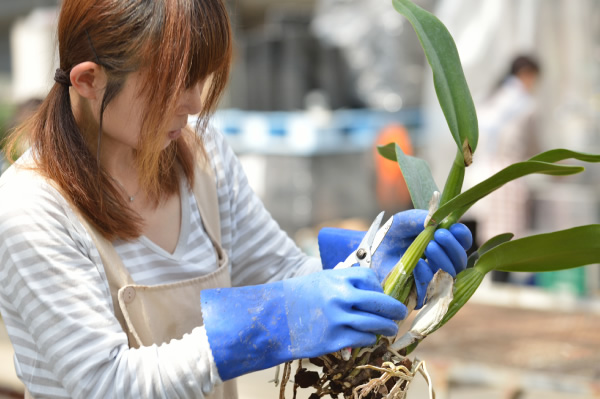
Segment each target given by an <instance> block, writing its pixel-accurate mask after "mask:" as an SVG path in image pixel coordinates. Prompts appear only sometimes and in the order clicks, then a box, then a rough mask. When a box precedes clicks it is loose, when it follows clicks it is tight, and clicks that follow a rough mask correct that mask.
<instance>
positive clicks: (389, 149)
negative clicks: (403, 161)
mask: <svg viewBox="0 0 600 399" xmlns="http://www.w3.org/2000/svg"><path fill="white" fill-rule="evenodd" d="M396 145H397V144H396V143H389V144H386V145H380V146H377V151H379V154H380V155H381V156H382V157H384V158H385V159H389V160H390V161H394V162H397V161H398V160H397V159H396Z"/></svg>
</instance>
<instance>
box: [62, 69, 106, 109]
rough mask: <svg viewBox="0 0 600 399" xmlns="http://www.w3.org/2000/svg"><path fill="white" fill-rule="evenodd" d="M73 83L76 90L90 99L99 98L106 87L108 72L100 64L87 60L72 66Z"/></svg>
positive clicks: (71, 76)
mask: <svg viewBox="0 0 600 399" xmlns="http://www.w3.org/2000/svg"><path fill="white" fill-rule="evenodd" d="M70 78H71V83H72V85H73V88H74V89H75V91H76V92H77V93H78V94H79V95H80V96H81V97H84V98H87V99H88V100H98V99H99V98H102V96H101V94H102V93H103V91H104V88H105V87H106V73H105V72H104V69H103V68H102V67H100V66H99V65H98V64H96V63H94V62H91V61H86V62H82V63H81V64H77V65H75V66H74V67H73V68H71V74H70Z"/></svg>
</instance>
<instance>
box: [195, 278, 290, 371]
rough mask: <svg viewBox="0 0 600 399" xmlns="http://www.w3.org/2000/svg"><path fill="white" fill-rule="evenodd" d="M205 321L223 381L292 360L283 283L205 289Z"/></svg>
mask: <svg viewBox="0 0 600 399" xmlns="http://www.w3.org/2000/svg"><path fill="white" fill-rule="evenodd" d="M200 301H201V304H202V319H203V322H204V326H205V328H206V335H207V337H208V343H209V345H210V348H211V350H212V354H213V357H214V359H215V363H216V365H217V369H218V370H219V375H220V377H221V379H222V380H223V381H226V380H229V379H232V378H235V377H238V376H240V375H242V374H246V373H249V372H252V371H257V370H262V369H266V368H269V367H272V366H275V365H277V364H280V363H283V362H285V361H288V360H290V359H291V354H290V339H289V337H290V335H289V328H288V325H287V317H286V312H285V295H284V291H283V285H282V283H281V282H277V283H271V284H265V285H258V286H249V287H237V288H218V289H209V290H203V291H202V292H201V294H200Z"/></svg>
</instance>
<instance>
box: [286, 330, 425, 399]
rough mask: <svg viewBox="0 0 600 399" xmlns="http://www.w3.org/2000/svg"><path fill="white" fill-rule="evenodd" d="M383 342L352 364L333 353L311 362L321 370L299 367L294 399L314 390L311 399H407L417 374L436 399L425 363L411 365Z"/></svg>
mask: <svg viewBox="0 0 600 399" xmlns="http://www.w3.org/2000/svg"><path fill="white" fill-rule="evenodd" d="M390 349H391V348H389V342H388V341H387V340H386V339H382V340H381V342H380V343H379V344H378V345H377V346H374V347H370V348H368V349H364V348H363V349H361V350H360V351H357V353H356V354H354V356H352V357H351V358H350V359H349V360H343V359H342V357H341V356H340V355H339V353H332V354H329V355H325V356H321V357H318V358H312V359H309V361H310V362H311V363H312V364H313V365H315V366H317V367H319V368H320V369H321V371H320V372H316V371H309V370H307V369H306V368H303V367H302V363H301V362H299V363H298V368H297V370H296V373H295V375H294V398H295V397H296V391H297V389H298V388H302V389H304V388H310V387H312V388H314V389H316V391H315V392H314V393H313V394H311V395H310V397H309V399H319V398H322V397H325V396H328V397H331V398H333V399H405V398H406V395H407V392H408V389H409V387H410V383H411V382H412V381H413V379H414V377H415V376H416V375H417V374H421V375H423V377H424V378H425V379H426V381H427V383H428V385H429V399H435V392H434V391H433V387H432V384H431V378H430V377H429V374H428V372H427V369H426V367H425V362H423V361H420V360H418V359H414V361H411V360H410V359H408V358H407V357H404V356H402V355H400V354H399V353H398V352H396V351H394V350H390ZM290 370H291V362H288V363H286V365H285V367H284V372H283V377H282V386H281V391H280V399H285V396H284V389H285V385H286V384H287V382H288V380H289V378H290V374H291V371H290Z"/></svg>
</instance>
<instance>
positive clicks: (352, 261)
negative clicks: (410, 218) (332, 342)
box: [334, 212, 394, 361]
mask: <svg viewBox="0 0 600 399" xmlns="http://www.w3.org/2000/svg"><path fill="white" fill-rule="evenodd" d="M383 214H384V212H381V213H380V214H379V215H377V217H376V218H375V220H374V221H373V223H371V227H369V230H367V234H365V236H364V237H363V239H362V241H361V242H360V244H359V246H358V248H356V249H355V250H354V251H352V252H351V253H350V255H348V257H347V258H346V260H345V261H343V262H341V263H339V264H338V265H337V266H336V267H334V269H345V268H348V267H352V266H354V265H356V264H357V263H358V266H359V267H369V268H370V267H371V260H372V257H373V254H374V253H375V251H377V248H378V247H379V244H381V242H382V241H383V239H384V238H385V235H386V234H387V232H388V231H389V230H390V227H391V226H392V223H393V222H394V216H392V217H391V218H389V220H388V221H387V222H385V223H384V224H383V226H381V227H380V225H381V220H382V219H383ZM340 354H341V356H342V359H344V360H346V361H347V360H350V357H351V356H352V348H344V349H342V350H340Z"/></svg>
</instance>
